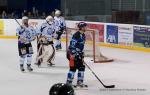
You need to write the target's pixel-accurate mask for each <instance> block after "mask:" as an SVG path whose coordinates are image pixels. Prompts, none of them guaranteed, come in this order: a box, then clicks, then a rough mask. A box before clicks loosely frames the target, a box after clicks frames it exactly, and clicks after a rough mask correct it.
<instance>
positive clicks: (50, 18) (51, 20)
mask: <svg viewBox="0 0 150 95" xmlns="http://www.w3.org/2000/svg"><path fill="white" fill-rule="evenodd" d="M46 21H47V22H48V23H49V24H52V23H53V17H52V16H47V17H46Z"/></svg>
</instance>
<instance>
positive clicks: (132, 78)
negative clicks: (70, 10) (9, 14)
mask: <svg viewBox="0 0 150 95" xmlns="http://www.w3.org/2000/svg"><path fill="white" fill-rule="evenodd" d="M33 47H34V52H35V54H34V57H33V61H32V66H33V69H34V71H33V72H25V73H22V72H20V69H19V56H18V51H17V40H16V39H9V40H8V39H0V95H48V93H49V89H50V87H51V86H52V85H53V84H55V83H60V82H62V83H65V82H66V76H67V72H68V70H69V68H68V61H67V59H66V55H65V51H64V50H62V51H59V52H57V53H56V57H55V61H54V63H55V64H56V65H55V67H47V65H46V64H42V67H41V68H38V67H37V66H35V65H34V64H33V63H34V62H35V55H36V43H35V42H33ZM101 52H102V53H103V54H104V55H105V56H107V57H111V58H113V59H115V61H114V62H111V63H105V64H100V63H99V64H94V63H93V62H92V61H91V59H90V58H85V62H86V63H87V64H88V65H89V66H90V67H91V68H92V69H93V70H94V72H95V73H96V74H97V75H98V77H99V78H100V79H101V80H102V81H103V82H104V84H106V85H111V84H114V85H115V86H116V88H113V89H106V88H104V87H103V86H102V85H101V84H100V83H99V81H98V80H97V79H96V78H95V77H94V76H93V75H92V73H91V72H90V71H89V70H88V68H86V71H85V83H86V84H87V85H88V86H89V87H88V90H75V93H76V95H150V76H149V72H150V53H146V52H139V51H131V50H125V49H118V48H117V49H116V48H108V47H101ZM74 81H75V82H76V78H75V80H74Z"/></svg>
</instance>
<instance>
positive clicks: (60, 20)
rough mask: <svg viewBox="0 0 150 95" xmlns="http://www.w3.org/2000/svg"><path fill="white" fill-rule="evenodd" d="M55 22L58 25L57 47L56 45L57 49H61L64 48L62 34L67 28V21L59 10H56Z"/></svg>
mask: <svg viewBox="0 0 150 95" xmlns="http://www.w3.org/2000/svg"><path fill="white" fill-rule="evenodd" d="M54 22H55V26H56V42H55V47H56V50H59V49H62V46H61V35H62V34H63V33H64V31H65V29H66V23H65V20H64V18H63V17H62V16H61V11H59V10H56V11H55V17H54Z"/></svg>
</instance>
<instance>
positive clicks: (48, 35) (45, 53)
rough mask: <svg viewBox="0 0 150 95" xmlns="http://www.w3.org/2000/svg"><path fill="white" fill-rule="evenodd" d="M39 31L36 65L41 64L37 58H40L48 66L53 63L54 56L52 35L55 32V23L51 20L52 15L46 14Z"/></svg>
mask: <svg viewBox="0 0 150 95" xmlns="http://www.w3.org/2000/svg"><path fill="white" fill-rule="evenodd" d="M39 30H40V33H39V38H38V45H39V46H38V47H39V49H38V55H37V62H36V64H37V65H38V66H40V65H41V62H40V63H39V60H41V59H42V61H43V63H47V64H48V65H49V66H52V65H54V64H53V63H52V60H53V58H54V56H55V49H54V46H53V37H54V33H55V25H54V22H53V17H52V16H48V17H47V18H46V21H45V22H44V23H43V24H42V25H41V27H40V29H39Z"/></svg>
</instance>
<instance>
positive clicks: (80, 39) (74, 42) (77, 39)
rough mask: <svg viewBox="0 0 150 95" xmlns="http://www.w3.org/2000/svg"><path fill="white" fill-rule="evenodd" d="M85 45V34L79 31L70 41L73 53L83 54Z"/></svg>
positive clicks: (70, 48)
mask: <svg viewBox="0 0 150 95" xmlns="http://www.w3.org/2000/svg"><path fill="white" fill-rule="evenodd" d="M84 44H85V34H84V33H83V34H82V33H80V32H79V31H77V32H76V33H74V34H73V36H72V39H71V41H70V46H69V50H70V52H71V53H78V54H80V53H83V49H84Z"/></svg>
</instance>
